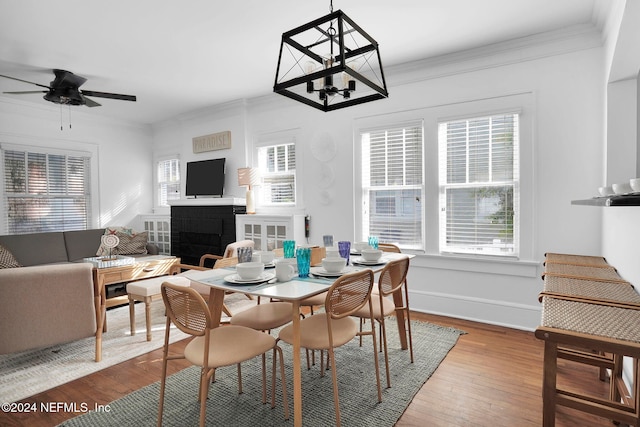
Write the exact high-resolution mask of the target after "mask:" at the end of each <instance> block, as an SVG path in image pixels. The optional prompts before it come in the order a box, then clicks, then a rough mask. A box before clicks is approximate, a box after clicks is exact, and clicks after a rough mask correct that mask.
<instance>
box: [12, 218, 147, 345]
mask: <svg viewBox="0 0 640 427" xmlns="http://www.w3.org/2000/svg"><path fill="white" fill-rule="evenodd" d="M104 234H105V229H92V230H82V231H65V232H46V233H33V234H20V235H6V236H0V251H1V252H2V254H0V257H4V261H5V265H7V263H6V260H7V257H13V258H15V263H17V264H19V265H20V266H19V267H14V268H0V325H1V326H0V354H8V353H15V352H19V351H25V350H30V349H34V348H39V347H48V346H52V345H57V344H62V343H65V342H70V341H75V340H78V339H81V338H86V337H91V336H96V332H97V331H96V329H97V325H98V319H99V310H100V298H101V295H100V292H101V290H98V289H94V285H93V274H92V264H90V263H86V262H82V259H83V258H88V257H95V256H96V254H97V251H98V249H99V248H101V237H102V236H103V235H104ZM145 242H146V236H145ZM145 245H146V246H145V248H146V252H147V253H148V254H151V255H154V254H157V253H158V250H157V247H156V246H155V245H150V244H146V243H145ZM130 256H134V257H140V256H146V254H136V255H130ZM15 263H14V264H15ZM9 265H12V264H11V263H9ZM96 354H98V348H96Z"/></svg>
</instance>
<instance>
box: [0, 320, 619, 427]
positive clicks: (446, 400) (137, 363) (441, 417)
mask: <svg viewBox="0 0 640 427" xmlns="http://www.w3.org/2000/svg"><path fill="white" fill-rule="evenodd" d="M412 316H413V319H415V320H423V321H429V322H433V323H437V324H441V325H446V326H452V327H455V328H459V329H462V330H464V331H466V332H467V334H466V335H463V336H461V337H460V340H459V341H458V344H456V346H455V347H454V348H453V349H452V350H451V352H450V353H449V354H448V355H447V357H446V358H445V360H444V361H443V362H442V364H441V365H440V366H439V367H438V369H437V370H436V372H435V373H434V375H433V376H432V377H431V378H430V379H429V380H428V381H427V383H426V384H425V385H424V386H423V387H422V389H421V390H420V392H419V393H418V394H417V395H416V396H415V398H414V399H413V401H412V402H411V404H410V405H409V407H408V408H407V410H406V411H405V413H404V414H403V415H402V417H401V418H400V420H399V421H398V423H397V424H396V425H397V426H398V427H413V426H420V427H423V426H429V427H438V426H474V427H476V426H487V427H496V426H518V427H522V426H541V425H542V414H541V412H542V398H541V383H542V354H543V345H542V342H540V341H539V340H537V339H536V338H535V337H534V336H533V333H531V332H525V331H519V330H514V329H509V328H504V327H499V326H492V325H486V324H482V323H475V322H469V321H465V320H458V319H452V318H447V317H439V316H432V315H427V314H421V313H414V314H412ZM174 346H177V347H183V346H184V342H179V343H176V344H174ZM161 359H162V351H161V350H156V351H153V352H151V353H148V354H145V355H142V356H140V357H137V358H135V359H131V360H128V361H126V362H123V363H121V364H119V365H115V366H113V367H110V368H106V369H104V370H102V371H99V372H96V373H94V374H92V375H89V376H87V377H84V378H80V379H78V380H76V381H73V382H70V383H68V384H64V385H62V386H60V387H56V388H54V389H52V390H48V391H46V392H43V393H40V394H38V395H35V396H32V397H30V398H28V399H25V400H24V401H23V402H32V403H33V402H35V403H37V404H38V405H39V404H40V402H63V403H68V402H76V403H79V402H85V403H86V404H88V405H89V407H90V408H93V406H94V404H98V405H105V404H108V403H109V402H111V401H113V400H115V399H118V398H119V397H122V396H124V395H126V394H128V393H130V392H132V391H134V390H136V389H138V388H141V387H144V386H146V385H148V384H151V383H153V382H155V381H158V380H159V378H160V368H161V364H162V360H161ZM560 363H561V364H560ZM187 365H188V364H187V363H185V364H184V366H185V367H186V366H187ZM179 366H180V365H179V362H173V363H171V364H169V367H170V374H171V373H174V372H176V371H178V370H180V369H181V368H180V367H179ZM558 375H559V377H558V383H559V384H562V385H563V386H565V387H576V388H579V389H581V390H583V389H589V390H593V393H594V394H595V395H598V396H603V397H604V396H606V395H607V389H608V384H607V383H605V382H602V381H599V380H598V371H597V369H596V368H592V367H586V366H583V365H577V364H573V363H570V362H559V368H558ZM75 415H76V414H74V413H69V412H64V411H60V412H57V413H56V412H50V413H41V412H38V413H37V414H20V415H17V414H6V413H1V412H0V425H2V426H22V425H29V426H31V427H34V426H53V425H56V424H58V423H60V422H62V421H64V420H65V419H68V418H71V417H73V416H75ZM154 422H155V420H150V423H151V424H153V423H154ZM611 425H612V423H611V422H610V421H608V420H605V419H601V418H598V417H593V416H590V415H587V414H584V413H581V412H578V411H573V410H570V409H566V408H559V409H558V412H557V416H556V426H558V427H564V426H593V427H597V426H607V427H610V426H611Z"/></svg>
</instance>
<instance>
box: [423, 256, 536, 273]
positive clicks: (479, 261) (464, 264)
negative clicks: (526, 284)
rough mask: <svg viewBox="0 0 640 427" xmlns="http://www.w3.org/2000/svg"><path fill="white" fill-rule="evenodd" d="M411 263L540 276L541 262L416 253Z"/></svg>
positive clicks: (427, 266) (429, 266) (471, 270)
mask: <svg viewBox="0 0 640 427" xmlns="http://www.w3.org/2000/svg"><path fill="white" fill-rule="evenodd" d="M415 255H416V257H415V258H413V259H412V260H411V265H412V266H416V267H424V268H436V269H441V270H453V271H468V272H473V273H486V274H498V275H505V276H520V277H540V272H539V271H538V270H539V268H540V262H538V261H523V260H519V259H514V258H510V259H498V258H496V257H490V258H489V257H473V256H463V255H448V254H424V253H415Z"/></svg>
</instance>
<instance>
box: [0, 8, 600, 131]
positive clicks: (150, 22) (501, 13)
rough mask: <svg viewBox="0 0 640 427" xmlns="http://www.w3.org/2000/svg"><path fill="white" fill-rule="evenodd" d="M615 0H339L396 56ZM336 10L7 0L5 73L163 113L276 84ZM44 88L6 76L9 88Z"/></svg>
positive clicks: (133, 110)
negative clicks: (289, 55) (61, 74)
mask: <svg viewBox="0 0 640 427" xmlns="http://www.w3.org/2000/svg"><path fill="white" fill-rule="evenodd" d="M609 4H610V2H609V0H394V1H388V0H386V1H383V0H336V1H335V2H334V9H335V10H338V9H342V10H343V11H344V12H345V13H346V14H347V15H348V16H349V17H350V18H352V19H353V20H354V21H355V22H356V23H357V24H358V25H360V26H361V27H362V28H363V29H364V30H365V31H367V32H368V33H369V34H370V35H371V36H372V37H374V38H375V39H376V40H377V42H378V43H379V45H380V54H381V57H382V63H383V66H390V65H396V64H402V63H406V62H410V61H415V60H419V59H424V58H430V57H434V56H439V55H445V54H448V53H453V52H460V51H464V50H468V49H473V48H476V47H480V46H484V45H488V44H493V43H498V42H501V41H506V40H513V39H517V38H520V37H526V36H531V35H536V34H541V33H545V32H549V31H554V30H559V29H563V28H568V27H571V26H578V25H582V26H584V25H593V26H595V27H597V28H598V29H601V28H602V26H603V22H602V21H603V15H606V13H607V9H608V8H609V6H608V5H609ZM327 13H329V0H313V1H309V0H307V1H304V2H303V1H301V0H271V1H267V0H232V1H226V2H224V3H223V2H220V1H212V0H189V1H178V0H135V1H131V0H110V1H87V0H56V1H42V0H20V1H15V0H0V74H5V75H10V76H13V77H17V78H20V79H24V80H28V81H32V82H36V83H40V84H45V85H47V84H49V82H50V81H51V80H53V74H52V71H51V70H52V69H53V68H61V69H65V70H68V71H71V72H74V73H76V74H79V75H81V76H83V77H86V78H87V79H88V81H87V83H85V84H84V86H82V89H85V90H95V91H102V92H114V93H123V94H132V95H136V96H137V97H138V101H137V102H135V103H132V102H126V101H116V100H109V99H102V98H94V99H95V100H96V101H98V102H100V103H101V104H102V107H97V108H92V109H89V108H88V107H73V108H81V109H83V111H87V112H90V113H92V114H102V115H105V116H109V117H116V118H124V119H126V120H130V121H134V122H140V123H155V122H158V121H161V120H164V119H167V118H170V117H174V116H177V115H180V114H183V113H187V112H189V111H193V110H196V109H199V108H203V107H207V106H212V105H216V104H220V103H224V102H228V101H233V100H237V99H241V98H251V97H256V96H261V95H267V94H269V93H271V92H272V88H273V83H274V78H275V69H276V64H277V59H278V52H279V48H280V40H281V36H282V33H283V32H284V31H288V30H290V29H292V28H295V27H297V26H299V25H302V24H305V23H307V22H309V21H311V20H313V19H316V18H319V17H321V16H323V15H325V14H327ZM387 78H389V77H388V76H387ZM37 89H38V88H37V87H35V86H32V85H29V84H27V83H21V82H17V81H13V80H8V79H4V78H0V91H23V90H37ZM3 96H6V97H10V98H12V99H19V100H20V101H24V102H37V103H47V101H45V100H43V99H42V97H41V95H40V94H28V95H3ZM292 102H293V101H292ZM50 105H52V106H53V104H50Z"/></svg>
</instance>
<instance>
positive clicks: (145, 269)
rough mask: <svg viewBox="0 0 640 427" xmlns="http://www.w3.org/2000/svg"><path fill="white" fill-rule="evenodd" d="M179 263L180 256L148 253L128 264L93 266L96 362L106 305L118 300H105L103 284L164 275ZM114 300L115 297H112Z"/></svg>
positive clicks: (103, 329)
mask: <svg viewBox="0 0 640 427" xmlns="http://www.w3.org/2000/svg"><path fill="white" fill-rule="evenodd" d="M179 263H180V258H178V257H175V256H168V255H149V256H145V257H141V258H140V260H139V261H137V262H136V263H134V264H130V265H123V266H117V267H103V268H97V267H94V268H93V289H94V294H93V296H94V302H95V308H96V320H97V323H98V325H97V329H96V362H99V361H100V360H102V334H103V332H107V307H111V306H114V305H116V304H118V303H119V301H112V302H107V296H106V290H105V286H107V285H113V284H115V283H123V282H133V281H136V280H141V279H149V278H151V277H158V276H164V275H167V274H169V273H170V270H171V268H172V267H173V266H174V265H176V264H179ZM114 300H116V298H114Z"/></svg>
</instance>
